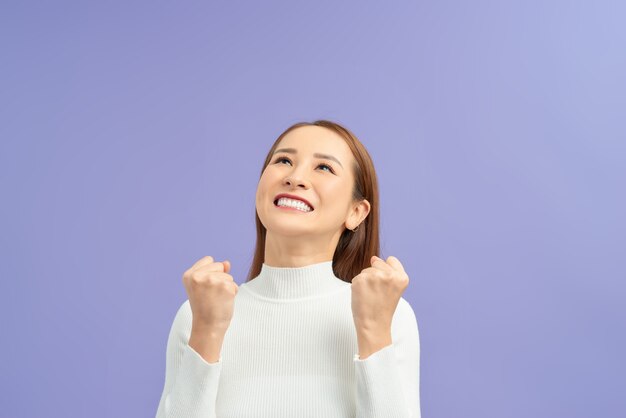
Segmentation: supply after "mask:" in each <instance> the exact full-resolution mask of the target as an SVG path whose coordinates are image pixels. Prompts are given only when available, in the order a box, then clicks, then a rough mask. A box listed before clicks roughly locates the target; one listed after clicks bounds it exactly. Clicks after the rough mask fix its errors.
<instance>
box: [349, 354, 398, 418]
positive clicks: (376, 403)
mask: <svg viewBox="0 0 626 418" xmlns="http://www.w3.org/2000/svg"><path fill="white" fill-rule="evenodd" d="M353 362H354V367H355V373H356V383H357V385H356V397H357V398H356V401H357V402H356V406H357V416H358V417H409V416H410V413H409V412H408V411H409V409H408V406H407V403H406V399H405V395H404V388H403V387H402V378H401V375H400V371H399V369H398V361H397V359H396V355H395V346H394V344H391V345H388V346H386V347H384V348H382V349H380V350H378V351H376V352H375V353H372V354H371V355H370V356H369V357H367V358H365V359H361V358H359V355H358V354H355V355H354V359H353Z"/></svg>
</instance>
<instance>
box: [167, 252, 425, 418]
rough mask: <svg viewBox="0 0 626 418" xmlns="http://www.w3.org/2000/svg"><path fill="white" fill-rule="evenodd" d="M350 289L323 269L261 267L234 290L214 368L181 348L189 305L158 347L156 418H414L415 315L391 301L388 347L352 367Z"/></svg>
mask: <svg viewBox="0 0 626 418" xmlns="http://www.w3.org/2000/svg"><path fill="white" fill-rule="evenodd" d="M351 296H352V294H351V284H350V283H348V282H345V281H343V280H341V279H339V278H337V277H336V276H335V275H334V272H333V269H332V261H325V262H321V263H316V264H310V265H307V266H304V267H272V266H268V265H267V264H263V265H262V267H261V272H260V274H259V275H258V276H257V277H255V278H254V279H252V280H250V281H248V282H245V283H242V284H241V285H239V291H238V292H237V295H236V296H235V302H234V311H233V318H232V320H231V323H230V326H229V328H228V330H227V331H226V334H225V336H224V341H223V345H222V350H221V352H220V357H219V360H218V361H217V362H215V363H209V362H207V361H206V360H205V359H204V358H203V357H201V356H200V355H199V354H198V353H197V352H196V351H195V350H194V349H192V348H191V347H190V346H189V345H188V342H189V338H190V336H191V324H192V312H191V306H190V304H189V300H186V301H185V302H183V304H182V305H181V306H180V308H179V309H178V311H177V312H176V316H175V317H174V320H173V323H172V326H171V329H170V333H169V337H168V340H167V350H166V351H167V353H166V356H165V357H166V363H165V385H164V388H163V393H162V395H161V399H160V402H159V405H158V409H157V414H156V417H157V418H211V417H217V418H235V417H236V418H244V417H256V418H270V417H271V418H282V417H290V418H296V417H298V418H300V417H315V418H335V417H337V418H339V417H342V418H343V417H356V418H374V417H376V418H383V417H384V418H395V417H398V418H400V417H402V418H408V417H412V418H420V416H421V413H420V396H419V376H420V374H419V364H420V343H419V334H418V328H417V321H416V318H415V313H414V311H413V309H412V308H411V305H409V303H408V302H407V301H406V300H405V299H404V298H400V301H399V303H398V306H397V308H396V311H395V313H394V316H393V319H392V324H391V337H392V344H391V345H388V346H386V347H384V348H382V349H380V350H378V351H376V352H374V353H372V354H371V355H370V356H368V357H367V358H365V359H361V358H359V355H358V344H357V334H356V329H355V326H354V320H353V317H352V308H351Z"/></svg>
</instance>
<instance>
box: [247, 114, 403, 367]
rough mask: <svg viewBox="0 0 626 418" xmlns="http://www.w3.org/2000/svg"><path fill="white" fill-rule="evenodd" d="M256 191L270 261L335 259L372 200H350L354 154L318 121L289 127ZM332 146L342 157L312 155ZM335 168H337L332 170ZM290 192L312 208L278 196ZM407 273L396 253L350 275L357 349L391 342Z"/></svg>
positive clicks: (295, 263) (368, 350)
mask: <svg viewBox="0 0 626 418" xmlns="http://www.w3.org/2000/svg"><path fill="white" fill-rule="evenodd" d="M282 148H294V149H295V150H296V153H286V152H277V153H275V154H274V155H273V156H272V158H271V160H270V163H269V165H268V166H267V167H266V169H265V170H264V172H263V174H262V175H261V178H260V179H259V183H258V185H257V192H256V209H257V214H258V215H259V219H260V220H261V222H262V223H263V225H264V226H265V228H266V229H267V235H266V241H265V261H264V262H265V264H267V265H270V266H274V267H302V266H306V265H309V264H314V263H320V262H323V261H328V260H332V259H333V254H334V252H335V249H336V247H337V243H338V242H339V238H340V236H341V234H342V232H343V231H344V230H345V229H346V228H348V229H354V228H355V227H356V226H357V225H359V224H360V223H361V222H362V221H363V220H364V219H365V218H366V217H367V215H368V214H369V211H370V203H369V202H368V201H367V200H363V201H360V202H353V201H352V188H353V185H354V176H353V173H352V165H353V164H354V157H353V155H352V152H351V151H350V148H349V147H348V145H347V144H346V143H345V141H344V140H343V139H342V138H341V137H340V136H339V135H338V134H337V133H335V132H333V131H331V130H329V129H326V128H323V127H320V126H304V127H300V128H297V129H294V130H292V131H290V132H289V133H288V134H287V135H285V137H283V139H282V140H281V142H280V143H279V144H278V146H277V148H276V149H277V150H280V149H282ZM315 153H321V154H329V155H332V156H334V157H335V158H336V159H337V160H339V162H340V163H341V164H339V163H337V162H336V161H332V160H329V159H322V158H318V157H315V156H314V155H313V154H315ZM331 170H332V171H331ZM279 193H289V194H292V195H296V196H299V197H302V198H304V199H306V200H307V201H308V202H309V203H311V205H312V206H313V208H314V210H313V211H311V212H307V213H305V212H300V211H295V210H284V209H280V208H278V207H276V206H275V205H274V200H275V196H276V195H277V194H279ZM408 283H409V278H408V276H407V274H406V272H405V271H404V268H403V267H402V264H401V263H400V260H398V259H397V258H396V257H393V256H390V257H388V258H387V260H386V261H385V260H383V259H381V258H378V257H376V256H374V257H372V260H371V267H368V268H366V269H363V270H362V272H361V273H360V274H358V275H357V276H356V277H354V278H353V281H352V312H353V317H354V323H355V328H356V332H357V340H358V345H359V356H360V358H361V359H365V358H367V357H368V356H369V355H371V354H373V353H374V352H376V351H378V350H380V349H381V348H384V347H386V346H388V345H390V344H391V343H392V339H391V320H392V317H393V314H394V312H395V309H396V307H397V305H398V302H399V300H400V297H401V295H402V292H403V291H404V290H405V289H406V287H407V286H408Z"/></svg>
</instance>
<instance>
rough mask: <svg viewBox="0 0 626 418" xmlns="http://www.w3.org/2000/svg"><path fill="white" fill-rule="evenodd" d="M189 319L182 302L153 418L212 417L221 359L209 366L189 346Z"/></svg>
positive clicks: (187, 311) (171, 335) (188, 305)
mask: <svg viewBox="0 0 626 418" xmlns="http://www.w3.org/2000/svg"><path fill="white" fill-rule="evenodd" d="M192 319H193V316H192V312H191V305H190V304H189V300H186V301H185V302H184V303H183V304H182V305H181V307H180V308H179V309H178V311H177V312H176V316H175V317H174V321H173V323H172V326H171V329H170V333H169V336H168V340H167V353H166V362H165V384H164V387H163V393H162V394H161V400H160V401H159V406H158V409H157V413H156V418H196V417H197V418H199V417H202V418H209V417H213V418H214V417H215V403H216V399H217V389H218V383H219V378H220V372H221V370H222V356H220V358H219V360H218V361H217V362H216V363H209V362H207V361H206V360H205V359H204V358H203V357H202V356H201V355H200V354H198V353H197V352H196V351H195V350H194V349H193V348H191V347H190V346H189V344H188V343H189V337H190V336H191V324H192Z"/></svg>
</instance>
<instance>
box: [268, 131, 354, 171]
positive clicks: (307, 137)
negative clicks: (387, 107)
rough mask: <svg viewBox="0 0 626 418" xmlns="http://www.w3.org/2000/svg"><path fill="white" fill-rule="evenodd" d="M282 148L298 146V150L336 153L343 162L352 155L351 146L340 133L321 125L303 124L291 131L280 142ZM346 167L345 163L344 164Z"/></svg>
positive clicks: (279, 145)
mask: <svg viewBox="0 0 626 418" xmlns="http://www.w3.org/2000/svg"><path fill="white" fill-rule="evenodd" d="M278 147H280V148H287V147H289V148H296V149H297V150H298V151H300V152H303V153H307V154H312V153H314V152H321V153H329V154H333V155H335V156H336V157H337V158H339V159H340V160H341V161H342V162H343V161H349V160H350V159H351V157H352V152H351V151H350V147H348V144H346V141H345V140H344V139H343V138H342V137H341V136H339V134H338V133H336V132H334V131H331V130H330V129H327V128H324V127H321V126H301V127H299V128H296V129H293V130H292V131H289V132H288V133H287V134H286V135H285V136H284V137H283V138H282V139H281V140H280V142H279V144H278ZM344 167H345V164H344Z"/></svg>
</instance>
